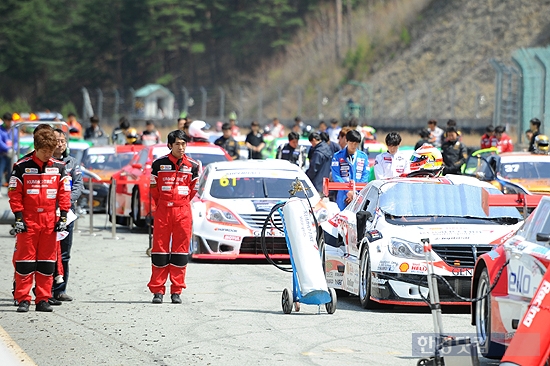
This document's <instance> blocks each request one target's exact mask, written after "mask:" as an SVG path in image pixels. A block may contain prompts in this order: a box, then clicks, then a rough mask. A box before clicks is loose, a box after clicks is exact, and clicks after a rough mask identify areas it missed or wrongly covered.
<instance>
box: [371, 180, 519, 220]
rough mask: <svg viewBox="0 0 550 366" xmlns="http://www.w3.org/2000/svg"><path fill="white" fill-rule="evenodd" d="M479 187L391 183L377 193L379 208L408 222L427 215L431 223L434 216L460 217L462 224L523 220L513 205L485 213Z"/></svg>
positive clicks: (493, 191) (490, 189)
mask: <svg viewBox="0 0 550 366" xmlns="http://www.w3.org/2000/svg"><path fill="white" fill-rule="evenodd" d="M383 188H386V186H385V187H383ZM486 189H487V188H486ZM482 190H483V188H481V187H475V186H469V185H465V184H459V185H451V184H426V183H413V184H411V183H390V185H389V186H387V188H386V189H384V193H383V194H382V195H381V196H380V209H381V210H382V211H383V212H384V213H385V214H386V215H389V216H391V217H392V218H394V219H398V218H403V219H404V220H407V221H409V222H410V221H411V219H414V218H426V222H434V218H437V219H438V220H439V219H442V218H455V219H454V221H453V222H456V221H457V220H456V219H459V221H460V220H462V221H463V222H464V223H471V222H470V220H474V219H475V220H478V221H479V219H481V220H484V221H488V222H493V223H494V222H498V223H516V222H517V221H518V220H521V219H522V217H521V215H520V213H519V212H518V210H517V209H516V208H514V207H489V215H486V214H485V212H484V211H483V206H482V202H481V197H482ZM487 190H488V191H489V193H490V194H502V193H501V192H500V191H498V190H497V189H496V188H494V189H493V188H489V189H487ZM506 218H509V219H510V220H506ZM414 221H415V222H416V223H418V222H419V220H414ZM420 221H422V220H420ZM440 221H441V222H442V221H444V220H440ZM440 221H437V222H440Z"/></svg>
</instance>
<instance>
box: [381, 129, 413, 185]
mask: <svg viewBox="0 0 550 366" xmlns="http://www.w3.org/2000/svg"><path fill="white" fill-rule="evenodd" d="M399 145H401V135H399V133H397V132H390V133H388V134H387V135H386V146H387V147H388V151H386V152H385V153H382V154H378V155H377V156H376V159H375V160H374V167H373V168H374V177H375V179H385V178H392V177H397V176H399V175H401V174H402V173H403V172H404V171H405V169H406V168H407V160H406V159H405V158H404V157H403V156H402V155H400V154H398V151H399Z"/></svg>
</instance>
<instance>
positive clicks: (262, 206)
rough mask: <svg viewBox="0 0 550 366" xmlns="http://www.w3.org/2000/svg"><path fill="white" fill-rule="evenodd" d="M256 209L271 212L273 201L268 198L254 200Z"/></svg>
mask: <svg viewBox="0 0 550 366" xmlns="http://www.w3.org/2000/svg"><path fill="white" fill-rule="evenodd" d="M252 203H253V204H254V207H255V208H256V211H267V212H270V211H271V208H272V207H273V201H266V200H252Z"/></svg>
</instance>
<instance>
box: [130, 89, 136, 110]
mask: <svg viewBox="0 0 550 366" xmlns="http://www.w3.org/2000/svg"><path fill="white" fill-rule="evenodd" d="M130 93H132V106H131V107H130V110H131V111H132V116H135V115H136V91H135V89H134V88H130Z"/></svg>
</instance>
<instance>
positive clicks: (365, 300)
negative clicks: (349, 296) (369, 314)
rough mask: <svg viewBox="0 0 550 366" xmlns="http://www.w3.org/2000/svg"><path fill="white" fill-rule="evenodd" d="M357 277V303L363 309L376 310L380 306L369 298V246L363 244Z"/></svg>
mask: <svg viewBox="0 0 550 366" xmlns="http://www.w3.org/2000/svg"><path fill="white" fill-rule="evenodd" d="M359 275H360V276H361V277H360V279H359V301H360V302H361V306H362V307H363V309H377V308H379V307H380V305H379V304H378V303H377V302H376V301H372V300H371V298H370V291H371V269H370V255H369V245H368V243H365V244H364V245H363V249H362V250H361V266H360V271H359Z"/></svg>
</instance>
